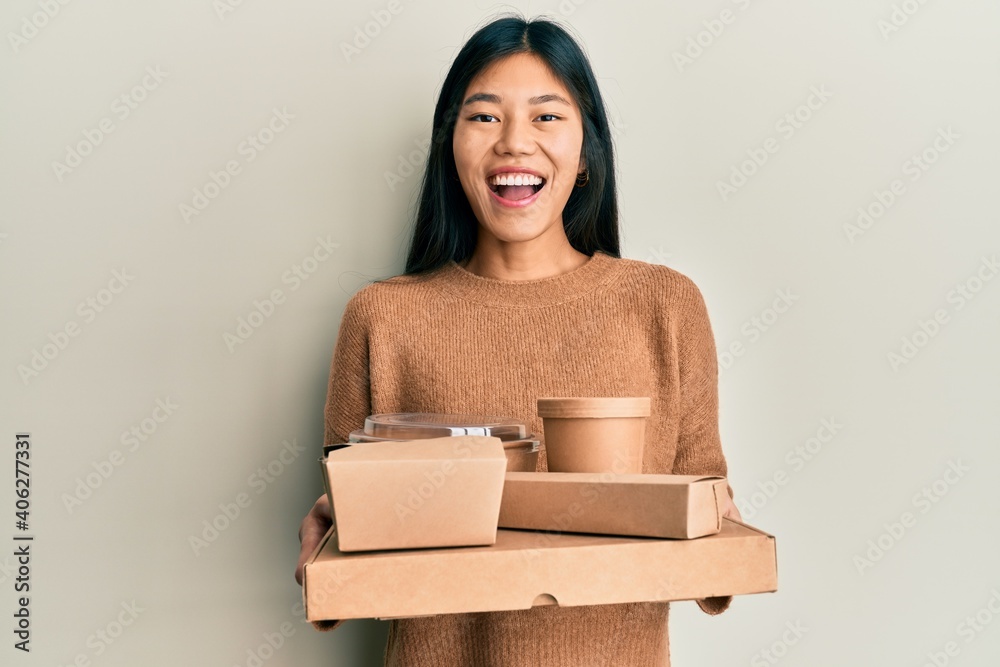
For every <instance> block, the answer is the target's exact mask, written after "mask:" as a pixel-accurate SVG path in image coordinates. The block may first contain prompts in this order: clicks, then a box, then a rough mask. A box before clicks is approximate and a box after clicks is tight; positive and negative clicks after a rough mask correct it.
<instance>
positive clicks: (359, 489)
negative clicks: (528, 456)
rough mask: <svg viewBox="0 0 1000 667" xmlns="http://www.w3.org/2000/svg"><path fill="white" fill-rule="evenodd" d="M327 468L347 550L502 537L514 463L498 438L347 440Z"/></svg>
mask: <svg viewBox="0 0 1000 667" xmlns="http://www.w3.org/2000/svg"><path fill="white" fill-rule="evenodd" d="M322 465H323V475H324V482H325V483H326V488H327V492H328V494H329V496H330V505H331V508H332V515H333V523H334V526H336V533H337V541H338V546H339V549H340V551H342V552H349V551H365V550H374V549H417V548H430V547H449V546H469V545H485V544H493V543H494V541H495V540H496V532H497V517H498V515H499V512H500V497H501V494H502V492H503V483H504V473H505V471H506V468H507V458H506V456H505V455H504V448H503V444H502V443H501V441H500V439H499V438H496V437H492V436H456V437H444V438H430V439H426V440H411V441H401V442H380V443H374V444H364V445H346V446H344V447H343V448H340V449H335V450H333V451H331V452H329V453H328V454H327V455H326V457H325V458H324V459H323V461H322Z"/></svg>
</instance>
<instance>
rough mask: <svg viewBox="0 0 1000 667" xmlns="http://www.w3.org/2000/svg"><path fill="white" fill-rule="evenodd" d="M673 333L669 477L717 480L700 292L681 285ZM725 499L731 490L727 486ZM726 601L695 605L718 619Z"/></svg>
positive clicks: (719, 462)
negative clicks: (674, 437)
mask: <svg viewBox="0 0 1000 667" xmlns="http://www.w3.org/2000/svg"><path fill="white" fill-rule="evenodd" d="M683 285H684V287H683V289H682V290H681V293H680V309H679V317H678V329H677V339H678V340H677V350H678V360H677V362H678V368H679V375H680V400H681V407H680V428H679V433H678V441H677V454H676V457H675V459H674V468H673V473H674V474H675V475H719V476H722V477H725V476H726V473H727V471H728V468H727V465H726V459H725V456H724V455H723V453H722V444H721V440H720V437H719V370H718V357H717V356H716V348H715V337H714V335H713V333H712V326H711V323H710V321H709V318H708V309H707V308H706V306H705V300H704V298H703V297H702V294H701V290H699V289H698V287H697V286H696V285H695V284H694V283H693V282H692V281H691V280H690V279H685V280H684V281H683ZM727 489H728V491H729V497H730V498H732V496H733V489H732V487H731V486H729V485H728V484H727ZM732 600H733V598H732V596H731V595H727V596H720V597H710V598H703V599H700V600H697V603H698V606H699V607H700V608H701V610H702V611H704V612H705V613H706V614H712V615H715V614H721V613H722V612H723V611H725V610H726V609H728V608H729V605H730V603H732Z"/></svg>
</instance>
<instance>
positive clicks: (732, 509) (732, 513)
mask: <svg viewBox="0 0 1000 667" xmlns="http://www.w3.org/2000/svg"><path fill="white" fill-rule="evenodd" d="M722 516H723V517H724V518H726V519H733V520H734V521H739V522H740V523H743V517H742V516H741V515H740V511H739V510H738V509H736V503H734V502H733V499H732V498H730V497H729V494H728V493H727V494H726V495H725V497H723V499H722Z"/></svg>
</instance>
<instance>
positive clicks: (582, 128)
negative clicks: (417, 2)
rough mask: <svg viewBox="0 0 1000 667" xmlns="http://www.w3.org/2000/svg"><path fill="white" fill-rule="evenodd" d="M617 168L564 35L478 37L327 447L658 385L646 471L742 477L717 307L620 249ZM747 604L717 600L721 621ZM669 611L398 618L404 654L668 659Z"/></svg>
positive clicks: (576, 660) (454, 75) (352, 354)
mask: <svg viewBox="0 0 1000 667" xmlns="http://www.w3.org/2000/svg"><path fill="white" fill-rule="evenodd" d="M614 172H615V169H614V158H613V151H612V144H611V134H610V131H609V125H608V120H607V115H606V112H605V108H604V103H603V101H602V99H601V95H600V92H599V90H598V86H597V82H596V80H595V78H594V75H593V72H592V71H591V68H590V65H589V63H588V62H587V59H586V57H585V56H584V54H583V52H582V51H581V49H580V48H579V46H578V45H577V44H576V43H575V42H574V40H573V39H572V38H571V37H570V36H569V35H568V34H567V33H566V32H565V30H563V29H562V28H561V27H559V26H558V25H556V24H554V23H551V22H548V21H545V20H533V21H526V20H523V19H520V18H503V19H499V20H497V21H494V22H493V23H490V24H489V25H487V26H485V27H483V28H482V29H480V30H479V31H478V32H476V33H475V34H474V35H473V36H472V38H471V39H470V40H469V41H468V43H466V44H465V46H464V47H463V48H462V50H461V51H460V52H459V54H458V56H457V57H456V59H455V62H454V64H453V65H452V67H451V70H450V72H449V73H448V76H447V78H446V79H445V82H444V85H443V87H442V90H441V94H440V97H439V99H438V102H437V107H436V109H435V112H434V134H433V139H432V142H431V149H430V152H429V155H428V160H427V169H426V172H425V175H424V181H423V186H422V192H421V198H420V204H419V209H418V212H417V220H416V225H415V229H414V233H413V240H412V243H411V246H410V253H409V257H408V260H407V266H406V273H405V274H404V275H402V276H397V277H394V278H391V279H388V280H385V281H380V282H376V283H373V284H371V285H368V286H366V287H365V288H363V289H362V290H360V291H359V292H358V293H357V294H355V295H354V296H353V297H352V298H351V299H350V300H349V301H348V303H347V305H346V307H345V311H344V315H343V320H342V323H341V328H340V333H339V335H338V339H337V343H336V347H335V349H334V353H333V361H332V364H331V369H330V384H329V393H328V397H327V404H326V410H325V413H326V414H325V417H326V430H325V442H327V443H333V442H346V440H347V436H348V433H350V431H352V430H354V429H357V428H360V427H361V426H362V425H363V422H364V418H365V417H366V416H367V415H369V414H374V413H391V412H441V413H464V414H495V415H502V416H510V417H515V418H518V419H520V420H523V421H524V422H526V423H528V424H530V426H531V428H532V430H533V431H534V432H535V433H541V432H542V424H541V421H540V419H539V418H538V417H537V416H536V414H535V400H536V399H537V398H538V397H541V396H649V397H651V400H652V416H651V417H650V419H649V423H648V426H647V431H646V441H647V445H646V451H645V455H644V460H643V472H646V473H674V474H712V475H725V474H726V471H727V468H726V461H725V458H724V456H723V453H722V449H721V445H720V442H719V428H718V426H719V425H718V388H717V377H718V370H717V362H716V353H715V344H714V339H713V336H712V330H711V326H710V324H709V320H708V314H707V311H706V308H705V304H704V301H703V299H702V296H701V293H700V291H699V290H698V288H697V287H696V286H695V284H694V283H693V282H692V281H691V280H690V279H689V278H687V277H685V276H684V275H682V274H680V273H678V272H676V271H674V270H672V269H670V268H667V267H664V266H657V265H651V264H647V263H644V262H639V261H635V260H629V259H622V258H621V257H620V250H619V234H618V207H617V199H616V188H615V173H614ZM545 465H546V464H545V457H544V455H543V456H541V457H540V458H539V470H545ZM731 495H732V490H731V489H730V496H731ZM728 500H729V506H728V508H727V512H726V514H727V516H731V517H733V518H739V514H738V512H737V511H736V508H735V506H734V505H733V504H732V500H731V497H730V498H729V499H728ZM329 513H330V508H329V505H328V503H327V500H326V497H325V496H323V497H321V498H320V499H319V500H318V501H317V502H316V505H315V506H314V507H313V509H312V510H311V511H310V513H309V515H308V516H307V517H306V518H305V520H304V521H303V522H302V529H301V532H300V537H301V540H302V552H301V557H300V561H299V567H298V569H297V570H296V578H297V579H298V580H299V581H300V582H301V571H302V563H303V562H304V560H305V558H306V557H307V556H308V554H309V553H310V552H311V551H312V550H313V549H314V548H315V546H316V544H317V543H318V542H319V539H320V538H321V537H322V536H323V535H324V534H325V532H326V530H327V529H328V528H329V526H330V516H329ZM511 574H512V576H516V573H511ZM587 574H588V575H589V576H595V577H599V576H600V574H601V573H600V572H593V573H587ZM664 575H665V576H667V575H669V573H666V572H665V573H664ZM730 599H731V598H708V599H705V600H699V601H698V604H699V605H700V606H701V607H702V609H704V610H705V611H706V612H708V613H713V614H714V613H719V612H721V611H723V610H724V609H725V608H726V607H727V606H728V604H729V601H730ZM667 611H668V605H667V603H664V602H655V603H637V604H618V605H602V606H594V607H568V608H560V607H540V608H535V609H530V610H525V611H514V612H494V613H480V614H455V615H441V616H434V617H426V618H415V619H403V620H396V621H392V622H391V623H392V624H391V627H390V633H389V642H388V646H387V647H386V664H387V665H393V666H399V667H410V666H416V665H420V666H422V667H426V666H434V667H437V666H443V667H451V666H454V667H469V666H472V665H475V666H489V665H497V666H500V665H503V666H511V665H548V666H567V667H569V666H572V667H581V666H583V665H668V664H669V644H668V638H667Z"/></svg>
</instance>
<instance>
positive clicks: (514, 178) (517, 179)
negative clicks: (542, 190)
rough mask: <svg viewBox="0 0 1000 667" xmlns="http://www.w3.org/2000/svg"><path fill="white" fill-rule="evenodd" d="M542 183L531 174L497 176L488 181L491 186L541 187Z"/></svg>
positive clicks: (541, 180)
mask: <svg viewBox="0 0 1000 667" xmlns="http://www.w3.org/2000/svg"><path fill="white" fill-rule="evenodd" d="M542 182H543V179H541V178H539V177H538V176H535V175H533V174H497V175H496V176H494V177H493V178H491V179H490V183H492V184H493V185H541V184H542Z"/></svg>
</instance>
